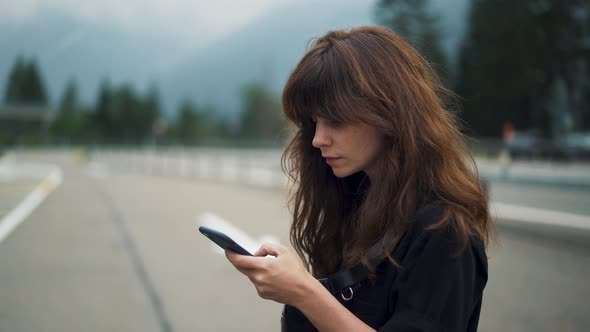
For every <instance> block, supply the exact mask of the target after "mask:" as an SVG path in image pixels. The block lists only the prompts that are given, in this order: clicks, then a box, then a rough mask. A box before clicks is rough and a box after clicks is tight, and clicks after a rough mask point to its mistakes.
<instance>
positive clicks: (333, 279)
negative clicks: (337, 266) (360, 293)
mask: <svg viewBox="0 0 590 332" xmlns="http://www.w3.org/2000/svg"><path fill="white" fill-rule="evenodd" d="M389 238H390V236H385V237H384V238H383V239H381V240H379V241H378V242H377V243H375V245H373V246H372V247H371V249H369V254H368V257H369V265H370V267H371V268H372V269H375V268H377V266H378V265H379V264H381V262H382V261H383V259H384V258H385V257H384V256H383V253H382V252H383V250H382V249H383V245H384V243H385V241H386V240H387V239H389ZM368 276H369V270H368V269H367V268H366V267H365V266H364V265H363V263H362V262H359V263H357V264H356V265H354V266H352V267H349V268H347V269H344V270H340V271H338V272H336V273H334V274H333V275H331V276H329V277H328V278H322V279H319V281H320V282H321V283H322V285H324V287H326V289H328V291H329V292H330V293H332V294H334V295H338V294H339V293H341V292H342V291H344V290H346V289H348V288H349V287H351V288H353V287H354V286H355V285H357V284H358V283H360V282H361V281H363V280H365V279H367V277H368Z"/></svg>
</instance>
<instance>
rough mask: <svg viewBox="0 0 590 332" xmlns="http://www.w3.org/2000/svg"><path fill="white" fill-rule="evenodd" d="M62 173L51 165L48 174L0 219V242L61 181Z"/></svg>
mask: <svg viewBox="0 0 590 332" xmlns="http://www.w3.org/2000/svg"><path fill="white" fill-rule="evenodd" d="M62 180H63V174H62V171H61V169H60V168H59V167H57V166H53V168H52V170H51V171H50V173H49V175H48V176H47V177H46V178H45V179H44V180H43V181H42V182H41V183H40V184H39V185H38V186H37V187H36V188H35V189H34V190H33V191H32V192H31V193H30V194H29V195H28V196H27V197H26V198H25V199H24V200H23V201H22V202H20V204H19V205H17V206H16V207H15V208H14V209H12V211H10V212H9V213H8V214H7V215H5V216H4V218H2V220H0V243H2V241H4V239H6V237H8V235H10V233H12V231H13V230H14V229H15V228H16V227H18V225H20V224H21V223H22V222H23V221H24V220H25V219H26V218H27V217H28V216H29V215H30V214H31V212H33V210H35V208H36V207H37V206H39V204H41V203H42V202H43V201H44V200H45V198H46V197H47V196H48V195H49V194H50V193H51V192H53V191H54V190H55V189H56V188H57V187H59V185H60V184H61V183H62Z"/></svg>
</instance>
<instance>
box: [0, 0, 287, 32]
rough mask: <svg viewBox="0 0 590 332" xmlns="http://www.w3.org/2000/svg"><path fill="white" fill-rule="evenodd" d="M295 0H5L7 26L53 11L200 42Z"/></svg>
mask: <svg viewBox="0 0 590 332" xmlns="http://www.w3.org/2000/svg"><path fill="white" fill-rule="evenodd" d="M293 1H295V0H215V1H211V0H124V1H121V0H92V1H89V0H0V22H4V23H0V25H1V24H11V25H18V24H26V23H27V22H30V21H31V20H35V19H36V18H38V17H40V16H43V14H44V13H45V12H47V11H52V12H57V13H62V14H65V15H66V16H70V17H75V18H78V19H81V20H82V21H85V22H89V23H95V24H99V25H110V26H116V27H119V28H122V29H124V30H126V31H131V32H138V33H142V32H144V33H145V32H157V33H161V34H164V35H174V36H176V37H179V38H186V39H191V40H195V38H194V37H196V36H201V37H202V36H203V32H206V34H207V39H210V38H214V37H215V36H221V35H223V34H225V33H228V32H230V31H232V30H235V29H237V28H239V27H240V26H242V25H244V24H246V23H248V22H249V21H251V20H253V19H255V18H256V17H258V16H260V15H262V14H264V13H266V12H267V11H269V10H272V9H273V8H275V7H277V6H281V5H284V4H285V3H289V2H293Z"/></svg>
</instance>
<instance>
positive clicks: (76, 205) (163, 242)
mask: <svg viewBox="0 0 590 332" xmlns="http://www.w3.org/2000/svg"><path fill="white" fill-rule="evenodd" d="M10 158H11V159H12V161H11V162H10V163H9V164H12V165H15V164H17V165H24V164H31V163H40V164H47V163H53V164H56V165H58V166H59V167H60V168H61V170H62V171H63V183H62V184H61V185H60V186H59V187H58V188H57V189H56V190H55V191H53V192H52V193H51V194H50V195H49V196H48V197H47V199H46V200H45V201H44V202H43V203H41V205H39V206H38V208H36V209H35V210H34V211H33V212H32V214H31V215H30V216H29V217H28V218H27V219H26V220H25V221H24V222H23V223H22V224H21V225H20V226H19V227H17V228H16V229H15V230H14V231H13V232H12V234H10V235H9V236H8V237H7V238H6V239H5V240H4V241H3V242H1V243H0V267H1V269H0V331H11V332H12V331H107V330H109V331H236V330H238V331H277V330H279V319H280V311H281V306H280V305H279V304H277V303H274V302H269V301H264V300H261V299H259V298H258V297H257V295H256V292H255V290H254V288H253V287H252V286H251V284H250V282H249V281H248V280H247V279H246V278H245V277H243V276H242V275H241V274H239V273H238V272H237V271H236V270H235V269H234V268H233V267H232V266H231V265H230V264H229V263H228V262H227V261H226V259H225V257H224V256H222V255H220V254H219V253H218V252H216V251H214V250H213V247H212V246H211V244H210V243H209V241H208V240H206V239H205V238H204V237H203V236H201V235H200V234H199V233H198V231H197V229H196V226H197V222H198V221H197V220H198V216H199V215H201V214H202V213H204V212H207V213H212V214H215V215H217V216H219V217H221V218H223V219H225V220H226V221H229V222H231V223H232V224H233V225H234V226H236V227H238V228H240V229H241V230H243V231H245V232H247V233H248V234H249V235H251V236H252V237H254V238H260V237H263V236H273V237H274V238H276V239H277V240H278V241H280V242H281V243H283V244H288V235H287V231H288V226H289V221H290V218H289V213H288V210H287V208H286V191H285V188H284V186H282V185H278V186H274V187H266V186H256V185H253V184H244V183H239V182H235V181H225V180H223V179H219V178H212V177H208V178H196V177H188V176H178V175H177V176H174V175H173V174H168V175H166V174H160V175H147V174H141V173H140V172H132V171H130V170H127V171H124V170H121V169H117V168H115V167H113V166H114V159H112V158H111V159H110V162H111V164H110V165H111V166H110V167H109V166H108V164H106V163H105V164H103V166H102V167H101V168H100V171H97V166H96V165H97V162H98V161H97V160H94V161H89V160H92V158H90V159H87V158H84V157H81V155H80V154H79V153H76V152H68V151H61V152H55V151H54V152H40V151H33V152H25V153H14V154H11V157H10ZM94 159H98V158H94ZM5 164H6V163H5ZM5 168H6V167H5ZM5 173H6V172H5ZM16 173H18V172H16ZM37 182H39V181H37ZM36 185H37V183H35V181H33V180H32V179H27V178H18V177H15V178H14V179H13V180H10V181H9V179H8V178H7V177H5V178H4V180H3V181H2V182H1V183H0V190H1V191H0V194H1V195H2V196H1V197H0V198H1V199H0V201H2V202H3V204H5V203H6V202H12V203H13V205H16V204H18V202H19V201H20V200H22V198H23V197H24V196H26V194H27V193H28V191H29V190H32V189H33V188H34V187H35V186H36ZM13 188H15V189H18V190H12V189H13ZM490 191H491V195H492V200H493V201H494V202H509V203H511V204H514V205H522V206H529V207H542V208H544V209H554V210H558V211H561V212H566V213H572V214H576V215H581V216H584V215H585V216H590V213H589V209H588V206H590V188H584V187H581V188H580V187H574V188H572V187H563V188H560V187H556V186H547V185H522V184H519V185H511V184H509V183H505V182H503V183H494V182H492V183H490ZM3 208H5V209H6V207H3ZM4 211H6V210H4ZM586 218H588V217H586ZM498 224H499V226H500V227H499V234H500V236H499V239H500V241H499V242H500V243H499V244H498V245H497V246H494V247H492V248H491V249H490V252H489V253H490V256H491V259H490V280H489V284H488V287H487V288H486V290H485V293H484V297H485V299H484V308H483V311H482V315H481V324H480V331H490V332H491V331H585V330H586V328H587V326H589V325H590V316H588V314H587V313H588V312H587V310H588V309H587V308H588V304H589V300H588V298H589V297H590V284H589V283H588V280H590V232H588V231H587V230H580V229H569V228H563V227H559V228H552V227H550V226H546V225H545V226H543V225H535V224H529V223H526V222H519V221H510V220H498Z"/></svg>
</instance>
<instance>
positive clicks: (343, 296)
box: [340, 287, 354, 302]
mask: <svg viewBox="0 0 590 332" xmlns="http://www.w3.org/2000/svg"><path fill="white" fill-rule="evenodd" d="M346 290H348V291H349V292H350V295H349V296H346V295H344V292H345V291H346ZM340 297H341V298H342V299H343V300H344V301H347V302H348V301H350V300H352V298H353V297H354V292H353V291H352V287H348V288H347V289H345V290H343V291H341V292H340Z"/></svg>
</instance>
